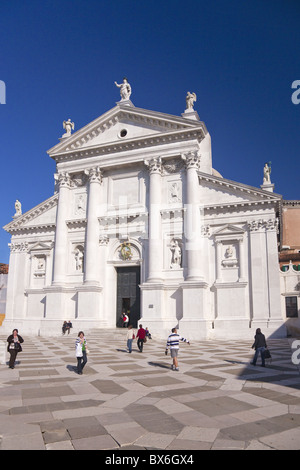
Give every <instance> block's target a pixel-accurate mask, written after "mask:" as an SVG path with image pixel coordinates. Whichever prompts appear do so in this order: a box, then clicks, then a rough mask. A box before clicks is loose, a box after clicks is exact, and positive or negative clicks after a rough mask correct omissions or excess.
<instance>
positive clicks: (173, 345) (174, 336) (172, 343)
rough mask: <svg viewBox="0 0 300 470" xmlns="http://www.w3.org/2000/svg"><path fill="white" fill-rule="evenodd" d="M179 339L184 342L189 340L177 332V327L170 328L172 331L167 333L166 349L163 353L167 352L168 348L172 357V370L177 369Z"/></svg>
mask: <svg viewBox="0 0 300 470" xmlns="http://www.w3.org/2000/svg"><path fill="white" fill-rule="evenodd" d="M179 341H183V342H184V343H188V344H190V342H189V341H188V340H187V339H185V338H183V337H182V336H180V335H179V334H178V333H177V328H172V333H171V334H170V335H169V337H168V339H167V345H166V351H165V354H166V355H167V354H168V349H169V348H170V351H171V357H172V359H173V364H172V370H179V367H178V352H179Z"/></svg>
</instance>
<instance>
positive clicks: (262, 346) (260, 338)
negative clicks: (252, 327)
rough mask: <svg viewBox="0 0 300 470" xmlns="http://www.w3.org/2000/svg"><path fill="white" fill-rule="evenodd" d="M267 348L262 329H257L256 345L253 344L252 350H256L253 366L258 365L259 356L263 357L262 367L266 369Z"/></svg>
mask: <svg viewBox="0 0 300 470" xmlns="http://www.w3.org/2000/svg"><path fill="white" fill-rule="evenodd" d="M266 348H267V343H266V338H265V335H263V334H262V332H261V330H260V328H257V330H256V335H255V336H254V343H253V344H252V349H255V354H254V358H253V361H252V362H251V364H252V365H253V366H255V365H256V361H257V358H258V355H259V354H260V356H261V365H262V367H265V350H266Z"/></svg>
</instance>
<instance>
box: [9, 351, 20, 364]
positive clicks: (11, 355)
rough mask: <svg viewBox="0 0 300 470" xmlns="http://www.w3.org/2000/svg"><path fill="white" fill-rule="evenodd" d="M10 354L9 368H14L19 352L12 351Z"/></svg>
mask: <svg viewBox="0 0 300 470" xmlns="http://www.w3.org/2000/svg"><path fill="white" fill-rule="evenodd" d="M9 354H10V359H9V367H14V366H15V361H16V358H17V354H18V351H17V350H16V349H10V350H9Z"/></svg>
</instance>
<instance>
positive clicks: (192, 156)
mask: <svg viewBox="0 0 300 470" xmlns="http://www.w3.org/2000/svg"><path fill="white" fill-rule="evenodd" d="M181 158H182V160H183V161H184V162H185V166H186V169H187V170H190V169H191V168H195V169H196V170H199V167H200V158H201V154H200V151H199V150H194V151H192V152H187V153H182V154H181Z"/></svg>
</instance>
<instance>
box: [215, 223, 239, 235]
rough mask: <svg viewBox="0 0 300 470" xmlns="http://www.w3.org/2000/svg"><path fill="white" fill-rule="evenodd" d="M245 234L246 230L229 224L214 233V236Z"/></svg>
mask: <svg viewBox="0 0 300 470" xmlns="http://www.w3.org/2000/svg"><path fill="white" fill-rule="evenodd" d="M243 233H244V230H243V229H241V228H240V227H237V226H235V225H232V224H227V225H225V226H224V227H221V228H220V229H218V230H216V231H215V232H214V236H215V237H216V236H223V235H225V236H226V235H241V234H243Z"/></svg>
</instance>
